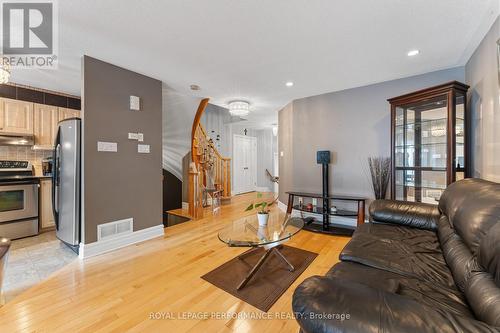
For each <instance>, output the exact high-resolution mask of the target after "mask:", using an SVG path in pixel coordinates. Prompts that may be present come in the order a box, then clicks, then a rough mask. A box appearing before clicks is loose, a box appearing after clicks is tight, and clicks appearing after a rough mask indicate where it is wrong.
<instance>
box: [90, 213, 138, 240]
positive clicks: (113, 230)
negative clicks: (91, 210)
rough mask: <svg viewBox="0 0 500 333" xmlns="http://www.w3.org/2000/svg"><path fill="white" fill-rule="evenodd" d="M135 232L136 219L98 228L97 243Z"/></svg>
mask: <svg viewBox="0 0 500 333" xmlns="http://www.w3.org/2000/svg"><path fill="white" fill-rule="evenodd" d="M133 231H134V219H133V218H130V219H124V220H118V221H113V222H109V223H103V224H99V225H98V226H97V241H101V240H107V239H111V238H115V237H118V236H121V235H124V234H130V233H132V232H133Z"/></svg>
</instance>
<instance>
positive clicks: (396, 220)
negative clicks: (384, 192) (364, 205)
mask: <svg viewBox="0 0 500 333" xmlns="http://www.w3.org/2000/svg"><path fill="white" fill-rule="evenodd" d="M369 211H370V217H371V219H372V220H373V221H374V222H383V223H392V224H400V225H404V226H408V227H414V228H420V229H427V230H436V228H437V223H438V220H439V217H440V216H441V213H440V212H439V209H438V206H437V205H431V204H425V203H418V202H408V201H397V200H375V201H373V202H372V204H371V205H370V209H369Z"/></svg>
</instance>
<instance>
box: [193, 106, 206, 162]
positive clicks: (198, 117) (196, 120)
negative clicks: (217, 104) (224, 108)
mask: <svg viewBox="0 0 500 333" xmlns="http://www.w3.org/2000/svg"><path fill="white" fill-rule="evenodd" d="M208 101H209V99H208V98H204V99H202V100H201V101H200V105H198V110H196V114H195V115H194V120H193V127H192V128H191V159H192V160H193V162H195V163H196V161H195V159H194V137H195V135H196V129H197V128H198V125H200V120H201V116H202V115H203V112H204V111H205V108H206V107H207V105H208Z"/></svg>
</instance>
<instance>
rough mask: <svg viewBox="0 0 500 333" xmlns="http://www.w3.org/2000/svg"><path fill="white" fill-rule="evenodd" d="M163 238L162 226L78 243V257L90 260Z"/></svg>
mask: <svg viewBox="0 0 500 333" xmlns="http://www.w3.org/2000/svg"><path fill="white" fill-rule="evenodd" d="M161 236H163V224H160V225H156V226H154V227H150V228H146V229H142V230H138V231H134V232H132V233H128V234H124V235H120V236H117V237H115V238H112V239H106V240H102V241H98V242H94V243H89V244H83V243H80V248H79V257H80V258H81V259H86V258H90V257H93V256H97V255H100V254H103V253H106V252H110V251H114V250H117V249H119V248H122V247H125V246H128V245H132V244H135V243H139V242H143V241H146V240H149V239H152V238H156V237H161Z"/></svg>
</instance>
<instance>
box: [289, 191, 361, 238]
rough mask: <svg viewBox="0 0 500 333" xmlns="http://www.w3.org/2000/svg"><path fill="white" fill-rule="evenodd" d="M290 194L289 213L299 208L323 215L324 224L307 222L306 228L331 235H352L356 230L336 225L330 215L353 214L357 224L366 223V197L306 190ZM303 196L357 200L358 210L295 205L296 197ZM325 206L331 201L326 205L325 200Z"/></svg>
mask: <svg viewBox="0 0 500 333" xmlns="http://www.w3.org/2000/svg"><path fill="white" fill-rule="evenodd" d="M286 193H287V194H288V205H287V209H286V212H287V213H288V214H291V213H292V210H293V209H295V210H299V211H303V212H308V213H315V214H319V215H321V216H322V222H323V223H322V224H315V223H311V224H307V225H305V226H304V229H305V230H309V231H313V232H320V233H325V234H331V235H339V236H351V235H352V234H353V232H354V230H355V228H353V227H349V226H343V225H334V224H331V223H330V216H351V217H355V218H356V225H357V226H360V225H361V224H363V223H365V201H366V198H362V197H355V196H348V195H328V196H327V197H324V196H323V195H322V194H319V193H305V192H286ZM296 196H297V197H303V198H318V199H322V200H328V201H330V200H337V201H355V202H357V206H358V210H357V211H348V210H338V211H336V212H333V213H332V212H330V211H328V210H325V209H324V208H323V207H320V206H316V207H313V209H312V210H308V209H307V208H306V207H305V206H302V207H300V206H299V205H294V199H295V197H296ZM323 206H326V207H329V203H327V205H325V203H324V202H323Z"/></svg>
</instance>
